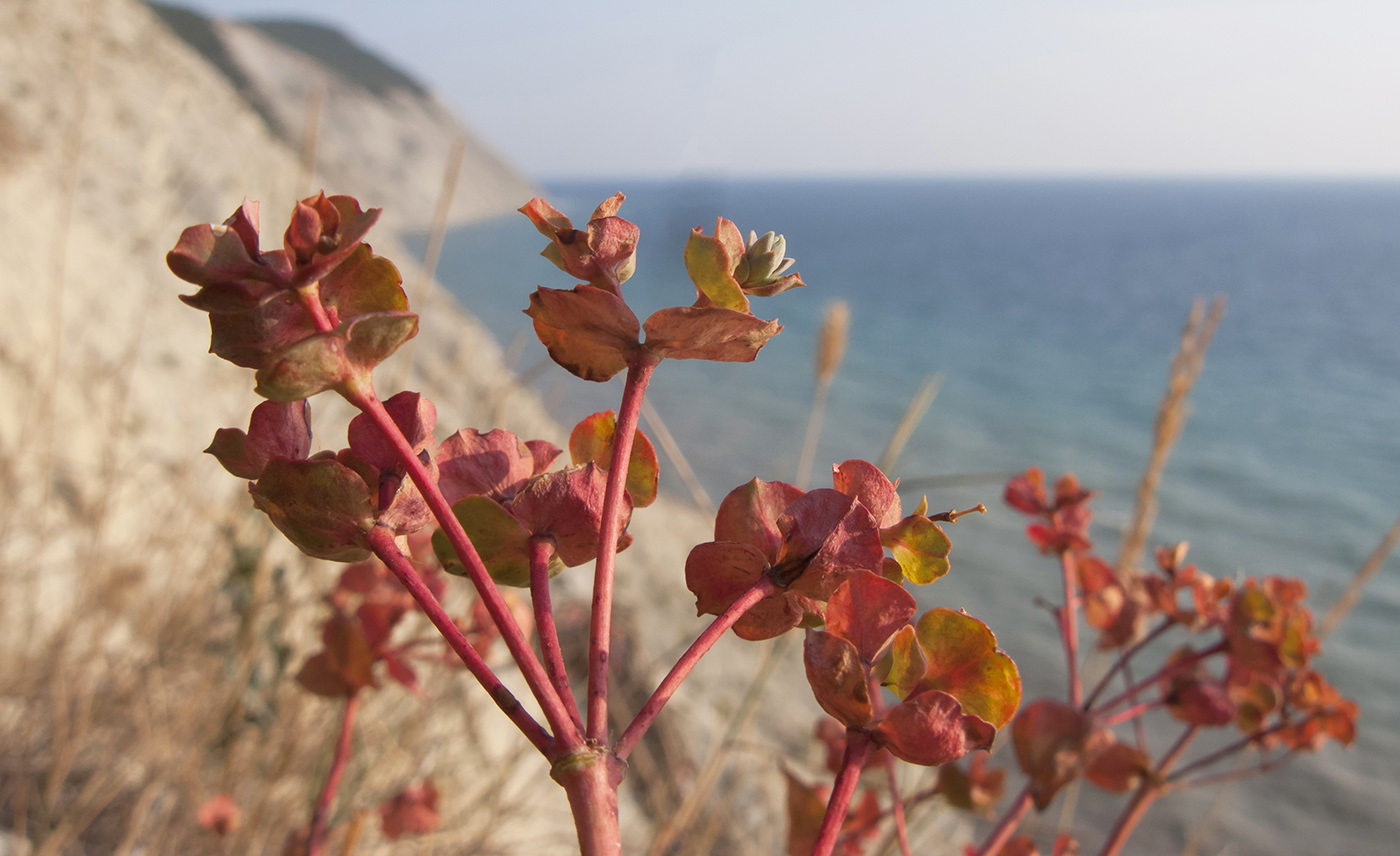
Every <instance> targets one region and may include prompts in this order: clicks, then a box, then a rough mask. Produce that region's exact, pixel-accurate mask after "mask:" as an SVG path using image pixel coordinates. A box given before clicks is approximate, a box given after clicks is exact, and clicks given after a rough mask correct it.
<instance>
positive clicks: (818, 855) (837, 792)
mask: <svg viewBox="0 0 1400 856" xmlns="http://www.w3.org/2000/svg"><path fill="white" fill-rule="evenodd" d="M874 748H875V744H874V743H873V742H872V741H871V739H870V735H869V734H866V733H865V732H864V731H856V730H854V729H850V728H848V729H846V755H845V757H844V758H842V759H841V771H840V772H839V773H837V774H836V783H835V784H833V785H832V786H831V799H829V800H827V803H826V816H825V817H823V818H822V828H821V830H820V831H818V832H817V843H816V844H815V845H813V846H812V856H831V853H832V851H833V850H834V849H835V848H836V842H837V840H838V839H839V838H840V837H841V824H843V823H845V821H846V810H847V809H848V808H850V806H851V797H853V796H855V793H856V785H857V784H858V783H859V782H860V773H861V770H863V769H864V768H865V762H866V760H867V759H868V758H869V757H870V753H871V751H873V750H874Z"/></svg>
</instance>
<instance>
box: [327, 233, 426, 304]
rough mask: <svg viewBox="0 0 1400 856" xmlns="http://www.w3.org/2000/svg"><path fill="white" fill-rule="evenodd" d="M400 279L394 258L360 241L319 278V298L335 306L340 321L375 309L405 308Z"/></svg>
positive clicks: (401, 278)
mask: <svg viewBox="0 0 1400 856" xmlns="http://www.w3.org/2000/svg"><path fill="white" fill-rule="evenodd" d="M402 283H403V277H402V276H400V275H399V269H398V268H396V267H394V263H393V262H391V261H389V260H388V259H386V258H384V257H383V256H376V255H375V254H374V253H373V251H371V250H370V246H369V244H360V245H359V246H357V247H356V248H355V250H354V252H352V253H351V254H350V256H349V258H347V259H346V260H345V261H343V262H341V263H340V264H339V266H337V267H336V269H335V270H333V271H331V272H330V273H328V274H326V276H325V278H324V279H322V280H321V286H320V294H321V300H322V302H324V303H325V305H326V306H327V307H334V308H335V310H336V313H337V314H338V315H339V316H340V320H342V321H347V320H349V319H351V318H354V317H356V316H359V315H370V314H373V313H377V312H406V311H408V296H407V295H406V294H404V290H403V288H402Z"/></svg>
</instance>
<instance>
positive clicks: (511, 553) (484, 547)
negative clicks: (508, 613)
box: [433, 496, 564, 588]
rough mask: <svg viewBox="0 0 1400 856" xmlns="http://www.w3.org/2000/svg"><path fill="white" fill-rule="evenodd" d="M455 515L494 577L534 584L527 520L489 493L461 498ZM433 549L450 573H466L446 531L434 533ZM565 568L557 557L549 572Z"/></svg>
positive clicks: (503, 582) (506, 582) (522, 584)
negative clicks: (510, 510)
mask: <svg viewBox="0 0 1400 856" xmlns="http://www.w3.org/2000/svg"><path fill="white" fill-rule="evenodd" d="M452 514H453V515H454V516H456V518H457V522H458V523H461V524H462V529H464V530H466V533H467V537H468V538H469V539H471V542H472V546H474V547H476V552H477V555H479V556H480V557H481V561H482V563H483V564H485V565H486V571H487V573H489V574H490V575H491V579H493V580H495V581H496V582H497V583H500V584H501V585H506V586H518V587H521V588H523V587H525V586H528V585H530V530H529V529H527V528H526V526H525V524H524V523H521V522H520V521H519V520H518V519H517V518H516V517H515V515H513V514H511V513H510V512H509V511H507V510H506V509H505V508H503V507H502V506H501V505H500V503H498V502H496V501H495V500H494V499H492V498H491V497H489V496H468V497H466V498H464V499H461V500H459V501H458V502H457V503H456V504H455V505H453V506H452ZM433 551H434V552H436V553H437V556H438V559H439V560H441V561H442V565H443V567H444V568H446V569H447V571H448V572H449V573H453V574H457V575H459V576H460V575H463V574H465V573H466V572H465V570H464V569H463V568H462V563H461V561H460V560H459V559H458V558H457V553H456V551H454V550H453V549H452V545H451V544H450V543H449V542H448V540H447V535H446V534H444V533H443V532H442V530H438V531H437V532H435V533H433ZM563 569H564V565H563V564H562V563H560V562H559V561H558V560H553V561H551V562H550V568H549V575H550V576H551V577H553V576H554V575H556V574H558V573H559V572H560V571H561V570H563Z"/></svg>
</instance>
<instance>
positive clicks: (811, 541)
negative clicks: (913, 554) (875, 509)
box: [775, 488, 885, 601]
mask: <svg viewBox="0 0 1400 856" xmlns="http://www.w3.org/2000/svg"><path fill="white" fill-rule="evenodd" d="M778 531H779V532H781V533H783V547H782V551H781V553H780V554H779V559H780V561H779V563H778V564H777V565H776V566H775V569H781V570H782V573H778V572H777V570H775V578H777V577H781V579H779V580H778V581H779V582H782V583H784V584H786V585H788V587H789V588H790V589H791V590H792V591H793V592H795V593H797V594H800V595H804V596H806V597H810V598H812V599H813V600H817V601H826V600H828V599H830V598H831V593H832V592H834V591H835V590H836V587H837V586H839V585H840V584H841V583H842V581H844V580H845V578H846V577H847V576H849V575H851V574H853V573H856V572H857V571H870V572H871V573H874V574H878V573H879V571H880V569H881V567H882V566H883V564H884V559H885V552H884V550H883V549H882V548H881V547H880V537H879V530H877V529H876V528H875V523H874V521H873V520H871V519H870V512H868V511H866V510H865V506H863V505H861V504H860V503H859V502H858V501H856V500H855V499H852V498H851V497H849V496H846V495H845V494H843V493H838V492H837V491H834V490H829V489H826V488H821V489H818V490H813V491H809V492H808V493H805V494H803V495H802V496H801V497H799V498H798V499H797V500H795V501H794V502H793V503H792V504H791V505H789V506H788V507H787V509H786V510H785V511H784V512H783V514H782V515H781V516H780V517H779V518H778Z"/></svg>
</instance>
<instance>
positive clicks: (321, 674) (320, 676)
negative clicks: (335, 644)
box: [296, 651, 354, 698]
mask: <svg viewBox="0 0 1400 856" xmlns="http://www.w3.org/2000/svg"><path fill="white" fill-rule="evenodd" d="M296 680H297V683H299V684H301V686H302V688H303V689H305V690H306V691H307V692H310V693H312V694H313V695H318V696H323V697H325V698H348V697H349V696H351V695H353V694H354V688H353V687H351V686H350V682H349V681H347V680H346V679H345V677H344V676H343V675H341V674H340V671H339V669H337V668H336V663H335V660H334V658H332V657H331V655H330V654H327V653H326V652H325V651H322V652H320V653H318V654H316V655H315V656H313V657H311V658H310V659H308V660H307V661H306V662H305V663H304V664H302V667H301V670H300V671H298V672H297V678H296Z"/></svg>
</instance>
